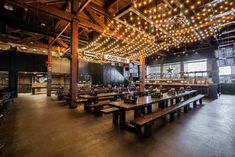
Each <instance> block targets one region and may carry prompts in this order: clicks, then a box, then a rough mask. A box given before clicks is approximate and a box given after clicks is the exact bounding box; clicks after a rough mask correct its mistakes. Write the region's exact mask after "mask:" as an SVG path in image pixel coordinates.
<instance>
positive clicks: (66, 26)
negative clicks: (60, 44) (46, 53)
mask: <svg viewBox="0 0 235 157" xmlns="http://www.w3.org/2000/svg"><path fill="white" fill-rule="evenodd" d="M69 25H70V23H67V24H66V25H65V27H64V28H63V29H62V31H61V32H60V33H59V34H58V35H57V36H56V37H55V38H54V39H53V40H52V42H51V43H50V46H51V45H52V44H53V43H54V42H55V41H56V40H57V39H58V38H59V37H60V36H61V35H62V34H63V33H64V31H66V29H67V28H68V27H69Z"/></svg>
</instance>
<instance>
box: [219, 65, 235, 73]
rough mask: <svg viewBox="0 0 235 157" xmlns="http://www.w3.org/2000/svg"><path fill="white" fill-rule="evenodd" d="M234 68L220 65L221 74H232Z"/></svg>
mask: <svg viewBox="0 0 235 157" xmlns="http://www.w3.org/2000/svg"><path fill="white" fill-rule="evenodd" d="M231 74H232V68H231V66H226V67H219V75H231Z"/></svg>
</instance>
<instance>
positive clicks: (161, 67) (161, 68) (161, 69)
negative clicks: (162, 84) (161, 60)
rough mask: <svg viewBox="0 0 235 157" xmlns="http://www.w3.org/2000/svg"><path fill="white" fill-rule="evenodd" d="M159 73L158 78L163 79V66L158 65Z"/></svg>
mask: <svg viewBox="0 0 235 157" xmlns="http://www.w3.org/2000/svg"><path fill="white" fill-rule="evenodd" d="M160 73H161V76H160V78H161V79H162V78H163V64H161V65H160Z"/></svg>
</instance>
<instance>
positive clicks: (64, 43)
mask: <svg viewBox="0 0 235 157" xmlns="http://www.w3.org/2000/svg"><path fill="white" fill-rule="evenodd" d="M56 42H57V43H58V44H60V46H62V47H64V48H66V49H67V48H69V45H68V44H67V43H66V42H64V41H63V40H62V39H61V38H58V39H57V40H56Z"/></svg>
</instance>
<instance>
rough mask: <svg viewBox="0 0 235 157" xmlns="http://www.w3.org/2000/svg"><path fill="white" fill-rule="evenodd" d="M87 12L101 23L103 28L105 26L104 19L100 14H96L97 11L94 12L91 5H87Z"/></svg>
mask: <svg viewBox="0 0 235 157" xmlns="http://www.w3.org/2000/svg"><path fill="white" fill-rule="evenodd" d="M86 11H87V12H86V13H87V14H88V15H89V16H91V18H92V19H93V20H94V21H95V22H96V23H97V24H99V25H100V26H101V27H102V28H105V27H106V25H105V24H104V21H102V19H100V17H99V16H98V15H96V13H95V12H94V10H92V9H91V7H89V6H88V7H86Z"/></svg>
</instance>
